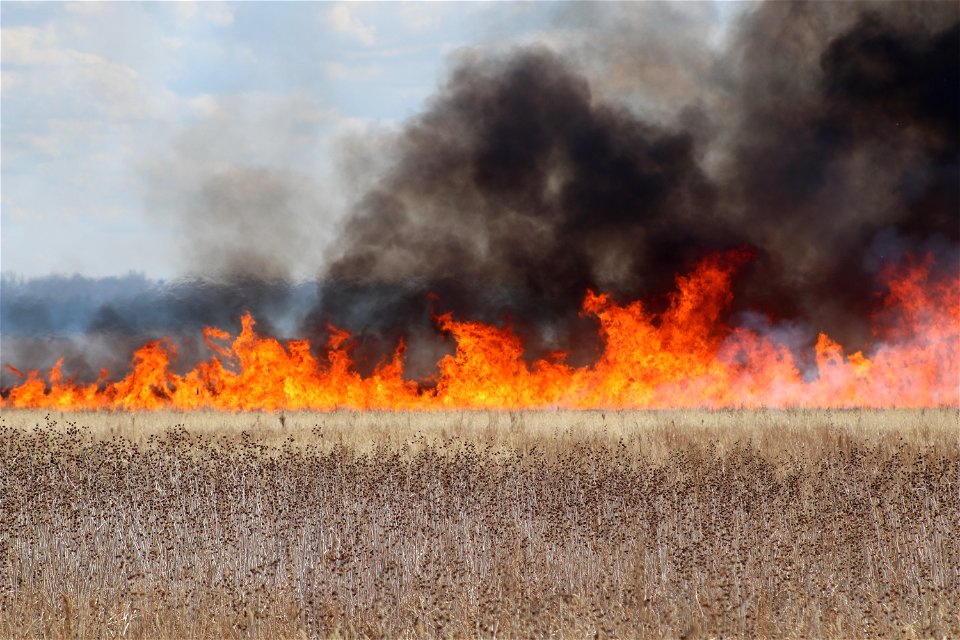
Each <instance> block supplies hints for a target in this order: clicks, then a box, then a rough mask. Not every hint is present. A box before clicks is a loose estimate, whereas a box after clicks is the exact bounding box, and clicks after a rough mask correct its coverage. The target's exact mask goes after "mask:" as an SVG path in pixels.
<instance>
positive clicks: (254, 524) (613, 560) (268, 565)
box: [0, 409, 960, 638]
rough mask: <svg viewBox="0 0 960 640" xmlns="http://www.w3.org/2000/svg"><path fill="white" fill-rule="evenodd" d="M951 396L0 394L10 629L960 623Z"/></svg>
mask: <svg viewBox="0 0 960 640" xmlns="http://www.w3.org/2000/svg"><path fill="white" fill-rule="evenodd" d="M958 418H960V414H958V412H957V410H953V409H945V410H935V411H898V412H868V411H796V412H779V411H760V412H734V411H727V412H695V411H682V412H681V411H678V412H530V413H517V412H514V413H502V414H498V413H486V412H465V413H432V414H403V413H400V414H389V413H349V412H344V413H335V414H310V413H302V414H286V415H283V414H281V415H270V414H248V415H224V414H211V413H206V414H191V415H185V414H171V413H166V414H164V413H160V414H136V415H133V414H73V415H69V414H67V415H62V414H49V415H48V414H44V413H38V412H19V411H4V412H3V413H2V415H0V637H3V638H20V637H25V638H33V637H63V638H67V637H70V638H74V637H76V638H110V637H170V638H173V637H177V638H180V637H184V638H186V637H194V638H209V637H238V638H239V637H244V638H245V637H263V638H274V637H289V638H301V637H340V636H351V637H366V636H370V637H381V636H389V637H412V636H454V637H547V636H558V637H576V638H579V637H584V636H595V635H598V636H617V637H669V638H694V637H761V636H762V637H790V638H792V637H822V638H831V637H832V638H849V637H908V638H912V637H937V638H943V637H960V545H958V544H957V539H958V538H960V443H958V436H957V428H958V427H957V425H958Z"/></svg>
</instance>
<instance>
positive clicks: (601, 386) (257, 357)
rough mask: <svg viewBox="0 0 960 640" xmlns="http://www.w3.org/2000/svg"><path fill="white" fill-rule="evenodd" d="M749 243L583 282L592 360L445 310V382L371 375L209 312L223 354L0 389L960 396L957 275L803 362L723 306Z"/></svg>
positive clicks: (325, 397) (408, 398)
mask: <svg viewBox="0 0 960 640" xmlns="http://www.w3.org/2000/svg"><path fill="white" fill-rule="evenodd" d="M748 259H749V254H748V253H747V252H745V251H732V252H726V253H720V254H714V255H711V256H708V257H706V258H704V259H703V260H702V261H701V262H700V263H699V264H698V265H697V267H696V268H695V269H694V270H693V271H692V272H691V273H690V274H689V275H684V276H679V277H677V279H676V291H675V292H674V293H673V294H672V295H671V296H670V298H669V304H668V307H667V309H666V310H665V311H663V312H662V313H652V312H650V311H648V310H647V309H646V308H645V307H644V305H643V303H642V302H640V301H634V302H630V303H627V304H620V303H618V302H616V301H615V300H614V299H613V297H612V296H611V295H610V294H605V293H596V292H593V291H587V293H586V296H585V298H584V301H583V308H582V309H583V310H582V313H583V314H584V315H585V316H590V317H593V318H595V319H596V320H597V322H598V323H599V331H600V337H601V338H602V341H603V350H602V353H601V354H600V356H599V359H598V360H597V361H596V362H595V363H594V364H592V365H588V366H583V367H572V366H570V365H568V364H566V362H565V354H563V353H555V354H552V355H551V356H550V357H548V358H545V359H541V360H537V361H535V362H533V363H532V364H528V363H527V362H526V360H524V358H523V344H522V343H521V341H520V339H519V338H518V337H517V336H516V335H515V334H514V333H513V332H512V330H511V329H510V328H500V327H496V326H491V325H487V324H483V323H480V322H469V321H460V320H455V319H454V317H453V315H452V314H450V313H447V314H443V315H440V316H438V317H437V318H436V322H437V325H438V327H439V328H440V329H441V330H442V331H444V332H446V333H449V334H450V335H451V336H452V337H453V339H454V340H455V341H456V351H455V352H454V353H453V354H452V355H448V356H445V357H444V358H443V359H442V360H441V361H440V362H439V374H438V375H437V377H436V380H435V383H436V384H435V385H433V386H429V387H428V386H425V385H422V384H418V383H417V382H414V381H411V380H407V379H405V378H404V353H405V346H404V344H403V343H402V342H401V343H400V344H399V345H398V347H397V349H396V351H395V353H394V356H393V358H392V359H391V360H390V361H388V362H384V363H382V364H381V365H380V366H378V367H377V368H376V370H375V371H374V372H373V373H372V374H371V375H370V376H368V377H364V376H361V375H360V374H359V373H358V372H357V369H356V367H355V365H354V362H353V360H352V358H351V355H350V344H351V336H350V334H349V333H347V332H346V331H342V330H340V329H337V328H336V327H330V331H329V333H330V337H329V340H328V342H327V350H326V352H325V354H324V357H322V358H318V357H316V356H315V355H314V354H313V353H312V352H311V350H310V348H309V344H308V343H307V342H306V341H303V340H294V341H290V342H287V343H286V344H283V343H281V342H280V341H278V340H275V339H273V338H266V337H262V336H260V335H258V334H257V333H256V331H255V330H254V328H255V322H254V319H253V318H252V317H251V316H250V315H249V314H247V315H245V316H244V317H243V318H242V321H241V323H242V326H241V331H240V333H239V335H237V336H236V337H235V338H233V337H232V336H231V335H230V334H228V333H226V332H224V331H221V330H220V329H216V328H211V327H208V328H207V329H206V330H205V331H204V340H205V342H206V345H207V347H208V349H209V350H210V351H211V353H212V356H211V357H210V359H209V360H207V361H205V362H202V363H201V364H199V365H198V366H197V367H196V368H194V369H193V370H192V371H190V372H188V373H186V374H184V375H178V374H176V373H174V372H173V371H172V370H171V368H170V366H171V362H172V361H173V360H174V358H175V357H176V350H175V348H174V347H173V345H172V344H171V343H170V342H169V341H165V340H161V341H154V342H149V343H147V344H145V345H144V346H143V347H141V348H140V349H138V350H137V351H136V353H135V354H134V356H133V362H132V367H131V371H130V373H129V374H128V375H127V376H126V377H125V378H123V379H122V380H119V381H117V382H107V381H106V379H107V375H108V374H107V372H106V371H104V372H103V373H102V374H101V378H100V380H98V381H97V382H95V383H93V384H90V385H80V384H77V383H75V382H74V381H72V380H64V378H63V375H62V372H61V367H62V360H60V361H58V362H57V363H56V365H55V366H54V367H53V369H51V371H50V372H49V375H48V376H47V379H46V381H44V380H43V379H42V378H41V376H40V374H39V372H37V371H29V372H27V373H26V374H23V373H22V372H21V371H19V370H18V369H15V368H13V367H8V368H9V369H10V370H11V371H12V372H14V373H15V374H17V375H18V376H20V377H22V378H23V379H24V380H23V382H22V383H21V384H20V385H19V386H17V387H15V388H13V389H11V390H9V392H8V393H7V394H6V397H5V398H0V406H3V407H15V408H50V409H61V410H67V409H127V410H154V409H183V410H188V409H201V408H203V409H208V408H212V409H220V410H228V411H239V410H267V411H275V410H281V409H291V410H295V409H314V410H332V409H336V408H352V409H410V410H414V409H446V408H450V409H453V408H456V409H522V408H538V407H565V408H638V409H639V408H671V407H708V408H723V407H761V406H764V407H805V406H811V407H924V406H940V405H951V406H958V405H960V357H958V351H960V349H958V347H960V277H957V276H954V277H947V278H940V279H937V278H934V277H933V276H932V275H931V273H932V266H933V265H932V259H930V258H926V259H924V260H921V261H912V262H909V263H908V264H905V265H901V266H900V267H899V268H897V269H889V270H887V271H885V272H884V273H883V274H882V278H883V281H884V283H885V285H886V289H887V290H888V294H887V295H886V298H885V299H884V301H883V305H882V309H881V311H880V313H879V314H878V318H877V325H878V327H882V331H881V330H880V329H879V328H878V329H877V336H876V338H877V339H876V342H875V345H874V347H873V348H872V349H871V350H870V353H869V354H864V353H862V352H859V351H857V352H854V353H850V354H847V353H846V351H845V350H844V348H843V346H842V345H840V344H839V343H838V342H836V341H835V340H833V339H831V338H830V337H829V336H827V335H826V334H823V333H821V334H820V335H819V338H818V340H817V343H816V347H815V354H814V356H815V366H816V370H815V371H812V372H811V371H808V372H806V373H804V372H803V371H801V368H800V367H799V366H798V364H797V362H796V360H795V357H794V354H793V352H792V351H791V349H790V348H788V347H787V346H786V345H784V344H782V343H780V342H778V341H776V340H775V339H774V338H773V337H771V332H766V333H765V332H761V331H756V330H751V329H747V328H744V327H730V326H728V325H726V324H725V323H724V322H723V321H722V316H723V314H724V312H725V310H727V309H728V308H729V305H730V303H731V301H732V298H733V295H732V292H731V282H732V279H733V277H734V275H735V273H736V271H737V270H738V269H739V268H740V267H741V266H742V265H743V264H744V263H745V262H746V261H747V260H748Z"/></svg>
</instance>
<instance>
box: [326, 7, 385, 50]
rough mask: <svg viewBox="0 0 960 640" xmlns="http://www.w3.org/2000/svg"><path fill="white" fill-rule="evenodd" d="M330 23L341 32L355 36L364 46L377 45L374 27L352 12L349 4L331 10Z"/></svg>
mask: <svg viewBox="0 0 960 640" xmlns="http://www.w3.org/2000/svg"><path fill="white" fill-rule="evenodd" d="M330 21H331V22H332V23H333V26H334V27H336V28H337V29H338V30H339V31H342V32H343V33H346V34H347V35H350V36H353V37H354V38H356V39H357V40H359V41H360V42H362V43H363V44H365V45H367V46H370V45H373V44H375V43H376V37H375V35H374V29H373V27H369V26H367V25H365V24H363V23H362V22H360V20H359V19H357V18H356V16H354V15H353V14H352V13H351V12H350V6H349V5H347V4H338V5H336V6H334V7H333V9H331V10H330Z"/></svg>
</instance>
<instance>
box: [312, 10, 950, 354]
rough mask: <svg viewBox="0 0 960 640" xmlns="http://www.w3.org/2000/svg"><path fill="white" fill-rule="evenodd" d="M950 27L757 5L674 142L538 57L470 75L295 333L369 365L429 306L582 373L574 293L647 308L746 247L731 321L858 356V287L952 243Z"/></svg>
mask: <svg viewBox="0 0 960 640" xmlns="http://www.w3.org/2000/svg"><path fill="white" fill-rule="evenodd" d="M957 14H958V10H957V5H956V4H951V5H926V4H914V5H910V6H905V5H899V4H895V5H848V6H843V7H840V8H837V7H831V6H826V5H822V4H815V3H805V4H784V3H767V4H764V5H762V6H759V7H758V8H756V9H754V10H751V11H750V12H749V13H747V14H746V15H745V16H744V17H743V18H742V19H741V21H740V22H739V23H738V24H737V25H736V27H735V28H734V31H733V35H732V38H733V40H732V44H731V45H730V47H729V49H728V50H727V51H726V52H725V53H724V56H723V57H722V58H718V59H717V60H716V62H715V64H714V65H713V71H712V73H713V74H714V76H715V77H716V82H715V86H714V88H712V89H710V90H709V91H708V92H706V93H705V94H704V95H698V96H691V99H693V98H694V97H695V98H696V101H695V102H694V103H693V104H691V105H684V104H677V105H676V109H677V111H678V113H680V112H682V111H684V109H687V116H688V117H687V118H686V120H688V121H690V122H692V123H695V124H696V126H692V125H691V126H686V127H684V126H683V125H682V124H680V125H669V124H655V123H653V122H649V121H645V120H644V119H643V117H642V116H641V115H637V114H636V113H635V111H632V110H631V109H630V105H629V104H622V103H620V102H617V101H612V100H605V99H603V98H602V97H598V96H597V95H594V94H593V92H592V91H591V82H590V78H588V77H586V76H585V75H583V74H582V73H581V72H580V71H579V70H578V69H579V67H581V66H583V65H580V64H578V61H577V60H571V59H568V58H567V57H563V56H561V55H558V54H555V53H552V52H551V51H549V50H546V49H542V48H532V49H523V50H518V51H515V52H511V53H508V54H500V55H493V56H479V55H478V56H474V57H471V58H469V59H467V60H465V61H463V62H461V63H460V64H459V66H458V67H457V68H456V69H455V70H454V71H453V73H452V74H451V76H450V78H449V80H448V81H447V83H446V84H445V85H444V86H443V87H442V88H441V90H440V91H439V92H438V93H437V95H436V96H435V97H434V98H433V100H432V101H431V103H430V105H429V107H428V108H427V110H426V111H425V112H424V113H423V114H422V115H420V116H419V117H417V118H415V119H414V120H412V121H411V122H410V123H409V124H408V126H407V127H406V129H405V130H404V132H403V134H402V135H401V136H400V139H399V140H398V141H397V142H396V146H395V147H394V148H393V149H392V150H391V151H392V153H393V154H395V155H396V157H397V158H398V159H397V161H396V163H395V165H394V166H393V167H392V168H391V170H390V171H389V172H388V173H387V174H386V175H385V176H384V177H383V178H382V179H381V180H380V182H379V183H378V185H377V187H376V188H375V189H373V190H372V191H371V192H370V193H368V194H366V195H365V196H364V197H363V199H362V200H361V201H360V203H359V205H358V207H357V209H356V211H355V212H354V214H353V215H352V216H351V217H350V218H349V220H348V221H347V223H346V225H345V227H344V230H343V233H342V236H341V242H340V248H341V251H340V254H339V255H338V256H337V257H336V259H335V260H334V261H333V262H332V264H331V266H330V269H329V271H328V273H327V277H326V279H325V280H324V282H323V284H322V291H323V293H322V295H321V299H322V301H323V306H322V307H321V309H320V310H319V311H318V312H317V314H315V317H316V318H321V317H322V318H324V319H329V318H332V319H333V320H334V321H335V322H339V323H341V324H346V325H347V326H351V327H352V328H355V329H360V330H361V331H363V332H364V335H365V336H366V338H367V339H368V340H369V341H370V342H371V343H372V344H380V342H382V343H383V344H391V343H392V342H393V341H394V340H395V339H396V335H394V334H396V333H405V334H408V335H409V334H413V335H414V336H422V337H424V339H426V338H427V337H428V336H430V335H432V334H431V333H430V332H429V331H428V330H427V329H424V327H425V326H426V323H427V322H428V321H429V318H428V316H427V314H426V313H425V311H424V308H425V306H426V302H425V300H426V295H427V292H433V293H436V294H437V295H438V296H439V299H440V301H441V304H442V305H443V306H444V307H448V308H450V309H453V310H455V311H457V312H458V313H459V314H460V315H462V316H464V317H469V318H477V319H482V320H486V321H497V320H502V319H503V318H504V317H505V316H508V317H510V318H512V322H513V324H514V325H515V326H516V327H517V328H518V330H519V331H520V332H521V333H522V334H524V336H525V337H526V338H527V341H528V344H530V345H532V346H533V349H534V351H536V349H537V348H538V346H542V347H544V348H556V347H559V348H564V349H568V350H573V352H574V353H575V354H577V353H584V351H585V353H584V357H585V358H589V352H590V350H591V349H593V348H595V346H596V345H595V344H593V343H590V342H589V341H587V342H586V343H584V342H582V341H580V340H578V338H579V337H582V336H584V335H591V333H592V332H590V331H587V332H584V331H582V330H581V329H582V328H583V326H584V325H585V323H586V324H589V323H588V322H587V321H585V320H583V319H580V318H578V314H577V311H578V309H579V306H580V303H581V301H582V297H583V295H584V292H585V291H586V290H587V289H588V288H594V289H602V290H605V291H612V292H614V293H615V294H617V295H619V296H622V297H628V298H635V297H638V296H653V297H654V298H655V299H656V296H658V295H661V294H663V293H664V292H665V291H668V290H669V288H670V286H671V284H672V281H673V278H674V276H675V275H676V274H677V273H678V272H680V271H682V270H684V269H685V268H688V267H689V266H690V265H691V263H692V261H693V260H694V259H695V258H696V257H697V256H699V255H701V253H702V252H703V251H705V250H712V249H724V248H730V247H736V246H742V245H748V246H751V247H753V248H754V249H755V251H756V252H757V254H758V259H757V261H756V262H755V263H754V264H753V265H752V266H751V267H750V268H749V269H748V270H747V272H746V273H745V274H743V276H742V278H741V279H740V281H739V283H738V287H739V290H738V291H737V298H736V300H737V305H738V307H737V309H734V312H737V311H738V310H745V309H757V310H760V311H761V312H765V313H767V314H768V315H769V317H771V318H772V319H774V320H779V319H788V318H793V319H796V318H800V319H803V320H809V321H811V326H813V325H815V326H816V328H817V329H823V330H826V331H827V332H828V333H830V334H831V335H833V336H834V337H837V338H839V339H841V340H843V341H845V342H847V343H850V344H851V346H854V347H862V346H865V342H867V341H868V340H869V336H870V334H869V329H870V312H871V310H872V309H874V308H875V307H876V305H877V302H878V295H879V293H880V290H879V289H878V284H877V273H878V270H879V268H880V267H881V266H883V265H884V264H890V263H892V262H895V261H896V260H898V259H900V258H902V257H903V254H904V253H905V252H907V251H917V252H923V251H930V250H932V251H935V252H938V253H942V254H944V255H946V254H949V253H951V252H955V251H956V243H957V242H958V240H960V237H958V234H960V218H958V210H960V209H958V206H960V205H958V199H957V198H958V191H960V185H958V158H960V153H958V144H960V135H958V118H960V105H958V97H957V91H958V86H960V72H958V60H960V55H958V52H960V43H958V29H960V27H958V15H957ZM622 30H623V27H622V26H621V27H619V28H618V32H622ZM597 38H598V42H600V43H602V34H597ZM614 42H620V41H614ZM601 46H602V44H598V45H597V47H598V48H599V47H601ZM646 89H647V90H648V91H650V92H655V91H657V87H656V86H650V87H646ZM718 105H719V106H718ZM721 106H722V108H721ZM688 107H689V109H688ZM691 113H692V114H693V116H692V117H691V116H690V114H691ZM683 121H684V118H678V119H677V122H678V123H682V122H683ZM711 154H712V156H713V157H714V158H719V159H715V160H714V161H712V162H710V161H709V157H710V155H711ZM950 263H951V264H952V261H951V262H950ZM385 336H386V337H385ZM810 337H811V339H813V338H814V337H815V335H813V334H811V336H810ZM381 346H382V345H381ZM374 351H376V350H374Z"/></svg>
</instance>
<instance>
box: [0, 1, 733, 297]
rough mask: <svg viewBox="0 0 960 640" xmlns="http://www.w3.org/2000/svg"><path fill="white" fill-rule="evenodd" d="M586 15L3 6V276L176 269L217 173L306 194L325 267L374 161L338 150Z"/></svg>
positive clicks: (306, 244) (319, 7)
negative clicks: (489, 53)
mask: <svg viewBox="0 0 960 640" xmlns="http://www.w3.org/2000/svg"><path fill="white" fill-rule="evenodd" d="M704 6H706V7H708V9H709V11H708V12H707V13H708V14H709V21H711V23H712V24H714V25H716V24H719V23H718V22H717V20H718V17H719V16H720V15H721V14H724V13H726V10H725V9H723V8H722V6H713V5H704ZM688 13H689V12H688ZM700 17H701V18H702V17H703V11H702V7H701V10H700ZM580 22H582V16H572V17H571V16H569V15H568V16H567V17H566V18H565V17H564V10H563V7H562V5H553V6H551V5H544V4H512V3H498V4H482V3H456V4H446V3H430V4H427V3H409V4H407V3H390V4H379V3H363V4H350V3H347V4H340V3H291V4H282V5H277V4H269V3H241V4H220V3H150V4H133V3H109V4H99V3H76V4H60V3H16V2H4V3H3V9H2V29H3V33H2V102H3V106H2V227H0V231H2V255H0V258H2V269H3V272H4V273H5V274H7V275H9V274H12V273H16V274H19V275H23V276H27V277H30V276H38V275H44V274H51V273H64V274H69V273H81V274H84V275H88V276H94V277H99V276H107V275H118V274H124V273H127V272H129V271H137V272H141V273H144V274H146V275H147V276H148V277H156V278H171V277H176V276H178V275H181V274H183V273H184V272H187V271H190V270H191V266H190V265H191V264H192V263H191V256H190V255H189V250H186V251H185V250H184V246H187V247H189V246H190V241H189V236H190V235H192V230H193V229H195V228H196V229H201V228H203V227H204V225H207V226H209V225H220V224H222V217H220V218H217V217H216V216H214V217H212V218H211V217H209V216H207V215H206V212H205V206H206V205H205V204H204V203H205V202H206V200H205V199H204V193H206V192H207V191H205V190H209V189H210V179H211V176H223V175H232V176H233V178H232V179H233V180H234V182H228V185H227V186H226V187H222V186H221V187H220V188H225V189H235V190H236V189H239V192H238V193H237V194H236V195H235V197H234V201H236V202H243V201H245V199H246V194H245V192H244V191H243V183H244V182H245V181H246V180H247V177H248V176H249V175H250V173H249V172H251V171H253V172H257V171H261V172H262V171H267V172H269V176H270V179H271V180H275V181H277V180H279V181H280V182H282V183H283V185H285V188H286V189H287V192H289V191H290V189H289V188H287V187H288V186H289V185H290V184H294V185H297V186H296V187H295V188H294V189H293V192H294V197H293V198H292V202H285V204H284V206H285V207H287V208H289V209H295V210H296V215H295V216H294V218H293V219H292V221H291V220H288V221H287V224H288V226H290V225H294V226H296V228H297V230H298V236H299V237H300V239H301V240H302V241H303V242H302V243H301V244H299V245H297V246H295V247H292V248H291V250H296V251H298V252H301V253H302V254H303V259H302V260H300V261H299V265H300V268H299V269H298V271H300V273H299V274H298V275H301V276H308V275H309V274H311V273H315V272H316V269H317V268H319V267H318V266H319V265H321V264H322V262H323V258H322V254H323V251H324V246H325V243H327V242H329V241H330V238H331V237H332V235H333V232H332V229H333V228H334V226H335V225H336V221H337V220H338V218H339V217H340V216H341V215H342V212H343V211H344V210H345V207H346V203H347V202H348V201H349V200H350V197H351V194H353V193H355V189H354V187H355V185H352V184H351V176H362V175H364V174H365V171H364V169H365V168H364V167H351V166H345V164H347V165H348V164H349V163H347V162H346V161H345V160H344V158H358V157H361V158H362V157H366V158H368V159H370V158H371V154H369V153H368V154H367V155H366V156H364V154H362V153H361V154H358V153H344V149H350V148H351V145H353V146H356V145H362V144H363V141H364V140H366V139H368V138H369V137H370V135H371V132H373V133H374V134H376V133H377V132H380V133H382V132H389V131H390V130H391V128H396V127H398V126H399V124H400V123H402V122H403V121H404V119H406V118H408V117H410V116H411V115H413V114H415V113H417V112H418V111H420V110H422V109H423V108H424V105H425V104H426V101H427V100H428V99H429V96H430V95H431V93H432V92H433V91H434V90H435V89H436V87H437V85H438V83H439V82H440V81H441V80H442V79H443V77H444V73H445V72H446V71H447V70H448V69H449V68H450V65H451V62H452V61H453V60H455V59H456V57H457V56H462V55H469V54H470V52H471V51H473V50H476V49H478V48H479V49H489V48H496V47H498V46H513V45H516V44H523V43H529V42H541V43H546V44H547V45H548V46H554V47H558V46H563V42H564V40H565V39H566V38H569V39H571V40H572V39H575V37H576V33H575V32H576V29H577V28H580V27H581V26H583V25H580V24H579V23H580ZM653 27H655V25H652V28H653ZM585 28H589V25H587V26H586V27H585ZM654 31H655V29H654ZM373 159H374V160H375V158H373ZM231 171H233V172H234V173H232V174H231V173H230V172H231ZM245 172H246V173H245ZM257 175H259V174H257ZM235 183H238V184H235ZM228 202H229V199H228ZM281 224H282V221H281ZM249 231H250V230H249V229H245V228H243V225H242V224H241V225H236V226H235V228H230V229H223V234H224V236H223V237H224V242H229V241H230V237H231V235H236V234H243V233H249ZM288 231H289V230H288ZM203 232H204V233H206V234H208V235H209V234H211V233H213V234H214V235H215V234H217V233H218V232H219V229H217V228H214V229H209V228H207V229H205V230H204V231H203ZM260 232H262V230H260ZM267 232H269V231H267Z"/></svg>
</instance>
